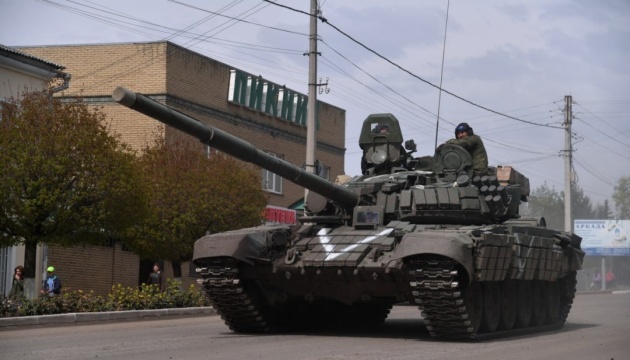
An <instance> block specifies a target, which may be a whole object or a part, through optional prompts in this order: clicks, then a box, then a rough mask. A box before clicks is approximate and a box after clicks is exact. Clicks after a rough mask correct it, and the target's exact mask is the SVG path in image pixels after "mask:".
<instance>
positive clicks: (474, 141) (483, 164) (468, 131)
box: [438, 123, 488, 175]
mask: <svg viewBox="0 0 630 360" xmlns="http://www.w3.org/2000/svg"><path fill="white" fill-rule="evenodd" d="M446 144H451V145H459V146H461V147H463V148H464V149H466V150H467V151H468V152H469V153H470V156H472V160H473V169H474V175H485V174H486V173H487V172H488V154H487V153H486V148H485V146H483V141H482V140H481V137H480V136H479V135H475V133H474V132H473V129H472V128H471V127H470V125H468V124H467V123H461V124H459V125H457V127H456V128H455V139H451V140H448V141H447V142H446ZM440 146H441V145H440ZM438 149H439V147H438Z"/></svg>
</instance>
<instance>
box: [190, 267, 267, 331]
mask: <svg viewBox="0 0 630 360" xmlns="http://www.w3.org/2000/svg"><path fill="white" fill-rule="evenodd" d="M201 276H202V278H203V285H204V289H205V292H206V295H207V296H208V297H209V298H210V300H211V301H212V304H213V306H214V308H215V309H216V310H217V313H218V314H219V315H221V319H223V321H225V324H226V325H227V326H228V327H229V328H230V330H232V331H235V332H267V331H269V330H270V329H271V326H270V324H269V323H268V321H267V320H268V319H265V316H264V315H263V309H262V308H261V306H260V302H259V301H258V298H257V292H256V291H255V290H254V289H247V288H246V286H245V285H244V284H243V283H242V281H241V279H239V269H238V262H237V261H236V260H235V259H232V258H212V259H207V260H205V261H204V264H203V267H202V271H201Z"/></svg>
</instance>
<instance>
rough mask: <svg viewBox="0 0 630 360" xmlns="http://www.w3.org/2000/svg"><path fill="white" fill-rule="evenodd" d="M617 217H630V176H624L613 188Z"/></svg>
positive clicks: (625, 218)
mask: <svg viewBox="0 0 630 360" xmlns="http://www.w3.org/2000/svg"><path fill="white" fill-rule="evenodd" d="M613 200H614V201H615V209H616V210H617V219H621V220H628V219H630V176H622V177H621V178H619V180H618V181H617V185H615V189H614V190H613Z"/></svg>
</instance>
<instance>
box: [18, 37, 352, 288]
mask: <svg viewBox="0 0 630 360" xmlns="http://www.w3.org/2000/svg"><path fill="white" fill-rule="evenodd" d="M19 50H21V51H23V52H25V53H28V54H32V55H34V56H37V57H41V58H44V59H47V60H48V61H52V62H54V63H58V64H61V65H63V66H65V67H66V69H65V70H64V71H65V72H67V73H69V74H71V75H72V80H71V81H70V88H69V89H67V90H65V91H64V92H63V94H61V95H62V96H67V97H81V98H83V99H84V101H87V102H89V103H90V104H93V105H94V106H100V107H102V110H103V111H104V112H105V113H106V114H107V117H108V119H109V120H108V121H109V126H110V131H111V132H112V133H115V134H119V135H120V136H121V139H122V140H123V141H124V142H126V143H128V144H130V145H131V146H132V147H133V148H135V149H142V148H144V147H145V146H146V145H148V144H151V143H152V141H153V139H154V138H155V137H156V136H157V137H162V136H164V137H166V139H167V141H169V137H171V136H180V135H175V132H177V130H173V129H170V128H169V129H166V128H165V127H164V126H163V125H162V124H161V123H159V122H157V121H155V120H153V119H150V118H148V117H146V116H144V115H141V114H139V113H137V112H135V111H133V110H130V109H127V108H125V107H123V106H121V105H119V104H116V103H114V102H113V101H112V99H111V94H112V92H113V90H114V89H115V88H116V87H117V86H124V87H126V88H128V89H130V90H132V91H136V92H140V93H143V94H146V95H155V96H158V97H159V98H160V99H161V100H160V101H163V102H164V101H166V103H167V105H169V106H172V107H174V108H176V109H177V110H179V111H181V112H183V113H187V114H189V115H191V116H193V117H195V118H197V119H198V120H200V121H202V122H204V123H207V124H209V125H211V126H215V127H217V128H219V129H221V130H224V131H227V132H229V133H231V134H233V135H235V136H237V137H240V138H242V139H244V140H245V141H248V142H250V143H252V144H254V145H255V146H256V147H258V148H259V149H261V150H265V151H270V152H273V153H275V154H278V155H281V156H282V157H283V158H284V159H285V160H287V161H289V162H291V163H293V164H296V165H297V166H302V164H304V160H305V158H306V148H305V139H306V129H305V128H304V127H302V126H299V125H296V124H294V123H291V122H288V121H286V120H282V119H280V118H276V117H273V116H270V115H268V114H265V113H262V112H259V111H255V110H252V109H249V108H246V107H244V106H241V105H238V104H234V103H230V102H228V101H227V96H228V89H229V76H230V70H231V69H234V68H233V67H231V66H229V65H227V64H224V63H221V62H218V61H216V60H213V59H210V58H207V57H205V56H203V55H200V54H197V53H195V52H193V51H190V50H188V49H185V48H182V47H180V46H178V45H175V44H172V43H168V42H154V43H133V44H131V43H130V44H96V45H63V46H46V47H28V48H20V49H19ZM263 77H265V75H264V74H263ZM266 79H267V80H269V81H272V82H273V81H274V79H273V78H266ZM169 99H170V100H169ZM175 100H176V101H175ZM169 101H170V102H173V103H169ZM319 124H320V126H319V130H318V131H317V135H316V136H317V139H318V143H320V144H325V145H326V146H318V148H317V149H316V158H317V159H318V160H320V161H321V162H322V163H323V164H324V165H325V166H328V167H330V177H331V180H334V178H335V176H337V175H339V174H343V173H344V152H345V111H344V110H343V109H340V108H337V107H334V106H332V105H330V104H326V103H320V106H319ZM303 196H304V190H303V188H301V187H299V186H297V185H294V184H292V183H290V182H289V181H286V180H284V181H283V193H282V194H270V204H271V205H276V206H284V207H286V206H288V205H290V204H292V203H294V202H296V201H297V200H299V199H301V198H302V197H303ZM119 246H120V245H119V244H118V245H117V247H115V248H108V247H73V248H56V247H51V248H50V250H49V257H48V262H49V264H51V265H54V266H55V267H56V268H57V269H58V275H59V276H60V277H61V279H62V281H63V285H64V286H65V287H68V288H73V289H83V290H94V291H95V292H97V293H102V294H104V293H107V292H108V291H109V289H111V286H112V285H114V284H117V283H121V284H123V285H124V286H137V284H138V280H139V279H138V272H139V271H138V269H139V263H140V261H139V259H138V256H136V255H134V254H131V253H127V252H123V251H122V250H121V249H120V248H119ZM187 266H188V265H187V264H185V265H184V266H182V270H183V271H182V273H183V274H184V277H183V278H184V285H185V286H188V285H190V284H191V283H195V280H194V279H191V278H188V276H187V274H188V267H187ZM163 270H164V272H165V274H166V276H167V277H172V269H171V266H170V264H169V263H165V264H164V269H163ZM142 280H144V279H142Z"/></svg>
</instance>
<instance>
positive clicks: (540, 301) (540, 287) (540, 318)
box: [532, 280, 549, 326]
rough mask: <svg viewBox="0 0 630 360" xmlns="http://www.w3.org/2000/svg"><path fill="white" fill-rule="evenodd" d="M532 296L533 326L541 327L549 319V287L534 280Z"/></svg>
mask: <svg viewBox="0 0 630 360" xmlns="http://www.w3.org/2000/svg"><path fill="white" fill-rule="evenodd" d="M532 295H533V296H532V326H540V325H542V324H544V323H545V319H546V318H547V298H548V297H549V295H548V291H547V285H546V284H545V283H544V282H542V281H540V280H534V281H533V283H532Z"/></svg>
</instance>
